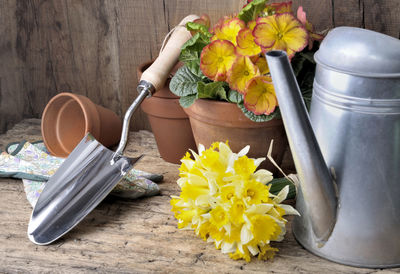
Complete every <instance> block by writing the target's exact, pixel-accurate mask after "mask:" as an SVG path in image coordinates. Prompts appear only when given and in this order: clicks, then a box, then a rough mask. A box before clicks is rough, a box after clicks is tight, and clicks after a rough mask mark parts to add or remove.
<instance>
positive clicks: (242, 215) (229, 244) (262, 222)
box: [171, 142, 298, 261]
mask: <svg viewBox="0 0 400 274" xmlns="http://www.w3.org/2000/svg"><path fill="white" fill-rule="evenodd" d="M248 151H249V147H248V146H247V147H245V148H243V149H242V150H241V151H240V152H239V153H234V152H232V151H231V149H230V147H229V145H228V143H222V142H220V143H214V144H213V145H212V146H211V147H210V148H208V149H205V148H204V146H199V154H197V153H195V152H193V151H192V155H193V157H194V160H193V159H191V158H190V156H189V155H188V154H186V155H185V156H184V157H183V158H182V160H181V161H182V165H181V168H180V174H179V176H180V179H179V180H178V185H179V187H180V188H181V193H180V195H179V196H172V199H171V206H172V211H173V212H174V216H175V218H177V219H178V228H180V229H193V230H194V231H195V233H196V234H197V235H198V236H199V237H201V238H202V239H203V240H205V241H207V242H210V243H214V245H215V247H216V248H217V249H221V251H222V253H227V254H229V256H230V257H231V258H233V259H244V260H246V261H250V259H251V256H258V258H259V259H270V258H272V257H273V256H274V254H275V252H277V251H278V249H276V248H273V247H271V246H270V243H271V241H280V240H282V239H283V235H284V234H285V232H286V229H285V224H286V220H285V219H284V218H283V217H282V216H283V215H287V214H296V213H297V211H296V210H295V209H293V208H292V207H291V206H289V205H282V204H281V202H282V201H283V200H284V199H285V198H286V196H287V194H288V187H285V188H284V189H282V191H281V192H280V193H278V194H277V195H272V194H271V193H270V192H269V189H270V187H269V186H267V185H266V183H268V182H269V181H270V180H271V179H272V174H271V173H270V172H269V171H267V170H262V169H261V170H258V171H256V168H257V167H258V165H259V164H260V162H261V161H262V160H263V159H252V158H248V157H247V156H246V154H247V152H248ZM216 178H223V179H222V181H224V183H223V184H218V183H216ZM297 214H298V213H297Z"/></svg>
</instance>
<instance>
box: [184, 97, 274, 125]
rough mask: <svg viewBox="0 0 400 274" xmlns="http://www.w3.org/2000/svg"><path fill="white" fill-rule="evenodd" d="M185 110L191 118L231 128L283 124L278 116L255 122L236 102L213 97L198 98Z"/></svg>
mask: <svg viewBox="0 0 400 274" xmlns="http://www.w3.org/2000/svg"><path fill="white" fill-rule="evenodd" d="M184 111H185V112H186V113H187V114H188V116H189V118H190V119H196V120H199V121H201V122H203V123H207V124H215V125H219V126H223V127H230V128H235V127H238V128H260V127H275V126H277V125H281V124H282V119H277V118H273V119H271V120H269V121H266V122H254V121H252V120H250V119H249V118H247V117H246V116H245V115H244V113H243V112H242V111H241V110H240V109H239V107H238V106H237V105H236V104H234V103H230V102H226V101H217V100H211V99H197V100H196V101H195V102H194V103H193V104H192V105H191V106H190V107H188V108H184ZM228 114H229V115H228Z"/></svg>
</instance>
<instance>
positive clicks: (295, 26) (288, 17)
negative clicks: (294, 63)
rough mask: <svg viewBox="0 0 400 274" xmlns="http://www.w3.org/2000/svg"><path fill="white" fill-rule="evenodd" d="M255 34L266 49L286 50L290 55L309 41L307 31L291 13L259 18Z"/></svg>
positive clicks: (259, 43) (256, 40)
mask: <svg viewBox="0 0 400 274" xmlns="http://www.w3.org/2000/svg"><path fill="white" fill-rule="evenodd" d="M253 36H254V37H255V38H254V41H255V43H256V44H258V45H259V46H260V47H261V48H263V50H264V51H269V50H284V51H286V52H287V54H288V56H289V57H293V56H294V54H295V53H296V52H299V51H301V50H303V49H304V48H305V47H306V46H307V43H308V33H307V31H306V30H305V28H304V27H303V25H302V24H301V22H300V21H299V20H297V19H296V18H295V17H294V16H293V15H292V14H291V13H282V14H276V15H272V16H268V17H263V18H259V19H258V20H257V25H256V26H255V27H254V30H253Z"/></svg>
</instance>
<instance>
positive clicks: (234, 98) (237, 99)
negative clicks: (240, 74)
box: [228, 89, 243, 104]
mask: <svg viewBox="0 0 400 274" xmlns="http://www.w3.org/2000/svg"><path fill="white" fill-rule="evenodd" d="M228 102H231V103H235V104H237V103H241V102H243V95H242V94H240V93H239V92H237V91H236V90H233V89H231V90H229V91H228Z"/></svg>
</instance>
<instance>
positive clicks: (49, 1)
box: [0, 0, 400, 132]
mask: <svg viewBox="0 0 400 274" xmlns="http://www.w3.org/2000/svg"><path fill="white" fill-rule="evenodd" d="M245 2H246V0H217V1H216V0H202V1H199V0H147V1H139V0H93V1H83V0H1V1H0V38H1V39H0V132H4V131H5V130H6V129H8V128H10V127H11V126H12V125H14V124H15V123H17V122H19V121H20V120H21V119H23V118H29V117H36V118H39V117H40V116H41V113H42V111H43V109H44V107H45V105H46V103H47V102H48V100H49V99H50V98H51V97H53V96H54V95H55V94H57V93H59V92H62V91H70V92H75V93H78V94H84V95H86V96H88V97H89V98H91V99H92V100H93V101H94V102H96V103H98V104H101V105H104V106H106V107H108V108H111V109H112V110H114V111H115V112H116V113H118V114H119V115H121V116H122V115H123V113H124V112H125V110H126V109H127V108H128V106H129V105H130V103H131V102H132V100H133V99H134V97H135V96H136V91H135V90H136V85H137V77H136V68H137V66H138V65H139V64H141V63H143V62H145V61H148V60H151V59H152V58H155V57H156V56H157V55H158V51H159V48H160V46H161V43H162V41H163V38H164V36H165V35H166V34H167V33H168V31H169V30H170V29H171V28H173V26H175V25H176V24H178V23H179V21H180V20H181V19H182V18H183V17H185V16H186V15H188V14H192V13H195V14H202V13H208V14H209V15H210V17H211V20H212V22H214V23H215V22H216V21H217V19H218V18H219V17H221V16H222V15H225V14H229V13H232V12H235V11H238V10H239V9H240V8H241V7H242V6H243V4H244V3H245ZM293 2H294V6H295V7H297V6H298V5H303V6H304V8H305V11H306V12H307V13H308V17H309V19H310V21H311V22H312V23H314V25H315V26H316V28H317V29H318V30H325V29H328V28H332V27H334V26H341V25H347V26H357V27H364V28H367V29H372V30H376V31H379V32H383V33H386V34H389V35H392V36H394V37H397V38H399V37H400V16H399V14H400V1H399V0H320V1H316V0H294V1H293ZM149 128H150V127H149V124H148V122H147V119H146V117H145V115H143V113H142V112H141V111H139V113H136V114H135V115H134V117H133V125H132V127H131V129H133V130H137V129H149Z"/></svg>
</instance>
